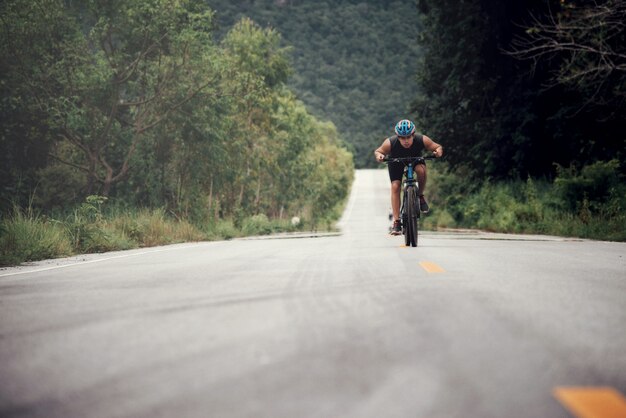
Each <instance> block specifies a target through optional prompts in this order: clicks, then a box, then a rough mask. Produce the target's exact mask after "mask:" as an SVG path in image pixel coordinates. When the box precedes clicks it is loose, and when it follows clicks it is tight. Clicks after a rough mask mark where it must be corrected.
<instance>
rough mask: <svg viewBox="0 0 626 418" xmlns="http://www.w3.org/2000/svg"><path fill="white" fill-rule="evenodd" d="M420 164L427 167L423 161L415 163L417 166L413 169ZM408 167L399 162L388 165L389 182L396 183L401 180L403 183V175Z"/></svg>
mask: <svg viewBox="0 0 626 418" xmlns="http://www.w3.org/2000/svg"><path fill="white" fill-rule="evenodd" d="M418 164H422V165H426V164H424V162H423V161H420V162H417V163H415V165H414V166H413V169H415V166H416V165H418ZM405 166H406V165H405V164H404V163H398V162H395V163H394V162H390V163H389V164H387V169H388V170H389V180H391V181H392V182H393V181H396V180H400V181H402V174H404V167H405Z"/></svg>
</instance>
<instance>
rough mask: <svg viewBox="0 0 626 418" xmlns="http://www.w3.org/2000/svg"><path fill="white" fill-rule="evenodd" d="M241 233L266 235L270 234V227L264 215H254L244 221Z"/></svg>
mask: <svg viewBox="0 0 626 418" xmlns="http://www.w3.org/2000/svg"><path fill="white" fill-rule="evenodd" d="M241 231H242V232H243V233H244V234H245V235H267V234H270V233H272V225H271V223H270V220H269V219H268V217H267V216H265V215H264V214H260V215H254V216H251V217H250V218H246V219H244V221H243V225H242V227H241Z"/></svg>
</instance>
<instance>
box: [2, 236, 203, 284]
mask: <svg viewBox="0 0 626 418" xmlns="http://www.w3.org/2000/svg"><path fill="white" fill-rule="evenodd" d="M198 244H200V243H198ZM196 246H197V244H195V245H186V246H184V247H175V248H160V249H155V250H152V251H142V252H139V253H133V254H121V255H116V256H113V257H105V258H98V259H96V260H88V261H78V262H76V263H72V264H64V265H62V266H52V267H44V268H41V269H35V270H24V271H16V272H14V273H5V274H0V277H8V276H17V275H18V274H28V273H39V272H42V271H48V270H56V269H62V268H66V267H73V266H78V265H83V264H91V263H100V262H102V261H109V260H115V259H117V258H128V257H135V256H139V255H145V254H152V253H161V252H164V251H172V250H183V249H187V248H193V247H196ZM78 257H80V256H78Z"/></svg>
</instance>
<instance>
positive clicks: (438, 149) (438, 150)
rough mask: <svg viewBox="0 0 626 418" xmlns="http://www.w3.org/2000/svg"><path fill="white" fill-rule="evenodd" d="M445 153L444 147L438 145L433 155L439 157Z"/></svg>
mask: <svg viewBox="0 0 626 418" xmlns="http://www.w3.org/2000/svg"><path fill="white" fill-rule="evenodd" d="M442 155H443V148H442V147H438V148H437V149H436V150H434V151H433V156H435V157H437V158H439V157H441V156H442Z"/></svg>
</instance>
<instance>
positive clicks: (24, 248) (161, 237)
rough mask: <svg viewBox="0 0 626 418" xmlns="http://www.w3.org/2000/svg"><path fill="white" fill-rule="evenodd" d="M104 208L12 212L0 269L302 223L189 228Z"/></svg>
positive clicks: (140, 212)
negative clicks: (53, 214) (53, 213)
mask: <svg viewBox="0 0 626 418" xmlns="http://www.w3.org/2000/svg"><path fill="white" fill-rule="evenodd" d="M105 206H106V199H104V198H102V197H100V196H89V197H88V198H87V199H86V201H85V202H84V203H83V204H81V205H80V206H79V207H77V208H75V209H74V210H72V211H70V212H69V213H65V214H63V213H62V214H57V215H56V217H57V218H59V220H53V219H51V218H48V217H46V216H40V215H37V214H36V213H34V211H33V210H26V211H22V210H20V209H19V208H16V209H15V210H14V211H13V213H12V214H10V215H9V216H7V217H6V218H2V219H0V265H3V266H6V265H15V264H20V263H22V262H25V261H34V260H42V259H47V258H55V257H62V256H68V255H72V254H79V253H93V252H104V251H112V250H125V249H130V248H137V247H150V246H155V245H165V244H173V243H179V242H189V241H205V240H206V241H211V240H222V239H231V238H235V237H240V236H244V235H265V234H269V233H273V232H280V231H294V230H297V229H301V228H302V225H300V226H294V225H292V224H291V222H289V221H287V220H273V219H269V218H268V217H267V216H265V215H262V214H260V215H254V216H248V217H244V218H243V219H242V220H241V221H240V222H238V223H239V225H236V224H237V223H236V222H234V221H232V220H218V221H217V222H216V221H214V220H212V221H210V222H208V221H207V222H201V223H200V224H192V223H190V222H189V221H188V220H185V219H178V218H176V217H174V216H173V215H171V214H168V213H167V212H166V211H165V210H164V209H128V208H126V209H122V208H119V207H112V208H108V209H107V210H106V211H103V208H104V207H105Z"/></svg>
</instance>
